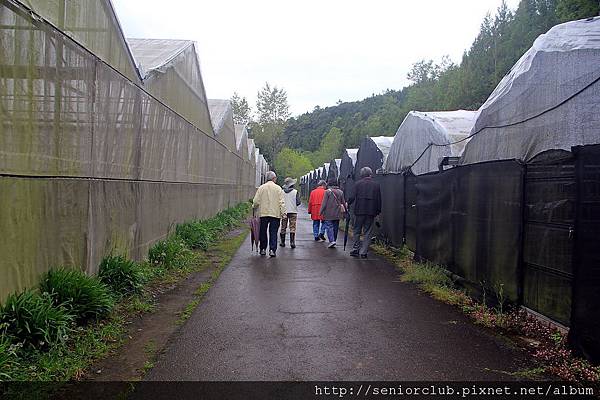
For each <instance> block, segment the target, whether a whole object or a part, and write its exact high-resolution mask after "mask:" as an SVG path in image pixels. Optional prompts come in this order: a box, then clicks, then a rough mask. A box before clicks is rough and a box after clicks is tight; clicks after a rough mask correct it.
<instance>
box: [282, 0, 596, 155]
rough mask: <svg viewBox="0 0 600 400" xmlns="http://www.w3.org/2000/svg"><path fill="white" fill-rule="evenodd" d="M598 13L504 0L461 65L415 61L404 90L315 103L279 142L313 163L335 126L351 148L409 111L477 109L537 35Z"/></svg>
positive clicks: (550, 0)
mask: <svg viewBox="0 0 600 400" xmlns="http://www.w3.org/2000/svg"><path fill="white" fill-rule="evenodd" d="M598 12H599V5H598V1H597V0H521V2H520V3H519V6H518V8H517V10H515V11H512V10H510V9H508V7H507V6H506V4H505V3H503V4H502V5H501V6H500V7H499V8H498V10H497V11H496V14H495V15H494V16H491V15H488V16H486V18H485V19H484V20H483V22H482V24H481V29H480V32H479V34H478V35H477V37H476V38H475V40H474V42H473V44H472V45H471V47H470V49H469V50H467V51H465V53H464V55H463V58H462V60H461V63H460V64H459V65H456V64H453V63H451V62H449V60H447V59H442V61H441V62H439V63H435V62H434V61H432V60H423V61H421V62H419V63H416V64H415V65H413V68H412V70H411V71H410V72H409V74H408V79H410V80H411V81H412V84H411V85H410V86H408V87H406V88H404V89H402V90H388V91H387V92H385V93H382V94H378V95H373V96H371V97H369V98H366V99H364V100H362V101H355V102H350V103H341V104H339V105H337V106H334V107H327V108H322V109H321V108H318V107H317V108H315V110H314V111H312V112H310V113H306V114H303V115H301V116H299V117H297V118H291V119H289V120H288V122H287V127H286V129H285V131H284V133H283V137H282V143H281V144H280V146H281V147H290V148H293V149H296V150H299V151H301V152H307V154H308V152H312V153H311V154H309V158H311V160H312V161H313V164H317V162H316V161H315V160H317V161H319V162H320V160H322V159H327V160H331V159H332V158H335V157H338V156H339V155H340V153H341V149H340V148H337V146H331V145H329V147H328V148H326V149H325V148H324V149H321V148H320V147H321V146H322V145H326V144H327V140H323V138H324V137H325V135H326V134H328V133H329V132H330V131H331V129H332V128H334V127H335V128H338V129H339V130H340V131H341V136H342V139H341V142H342V148H352V147H357V145H358V143H359V141H360V139H361V138H363V137H364V136H366V135H369V136H392V135H394V134H395V133H396V130H397V129H398V126H399V125H400V123H401V122H402V120H403V119H404V117H405V116H406V114H407V113H408V112H409V111H411V110H419V111H433V110H438V111H444V110H457V109H471V110H475V109H477V108H478V107H479V106H480V105H481V104H483V102H484V101H485V100H486V99H487V97H488V96H489V95H490V93H491V92H492V91H493V89H494V88H495V87H496V85H497V84H498V82H499V81H500V80H501V79H502V77H503V76H504V75H505V74H506V73H507V72H508V71H509V70H510V68H511V67H512V66H513V65H514V63H515V62H516V61H517V60H518V59H519V58H520V57H521V56H522V55H523V53H525V51H527V49H529V48H530V47H531V45H532V44H533V41H534V40H535V38H537V36H539V35H540V34H542V33H544V32H546V31H547V30H549V29H550V28H551V27H552V26H554V25H556V24H558V23H561V22H564V21H569V20H575V19H581V18H587V17H590V16H595V15H598ZM349 84H352V82H349ZM334 131H336V132H337V130H334ZM331 136H334V134H333V133H331ZM322 142H323V143H322ZM330 149H334V150H330ZM316 153H319V154H317V155H316ZM325 153H327V154H325ZM329 153H331V154H329Z"/></svg>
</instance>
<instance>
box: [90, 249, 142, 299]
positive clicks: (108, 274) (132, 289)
mask: <svg viewBox="0 0 600 400" xmlns="http://www.w3.org/2000/svg"><path fill="white" fill-rule="evenodd" d="M98 276H99V277H100V280H101V281H102V282H103V283H104V284H106V285H107V286H108V287H109V288H110V289H111V290H112V291H113V292H114V293H115V294H117V295H120V296H125V295H128V294H133V293H138V292H139V291H140V290H141V289H142V285H143V283H144V274H143V273H142V270H141V268H140V267H139V266H138V265H137V264H136V263H135V262H134V261H131V260H129V259H127V258H125V257H123V256H108V257H105V258H104V259H103V260H102V262H101V263H100V271H99V273H98Z"/></svg>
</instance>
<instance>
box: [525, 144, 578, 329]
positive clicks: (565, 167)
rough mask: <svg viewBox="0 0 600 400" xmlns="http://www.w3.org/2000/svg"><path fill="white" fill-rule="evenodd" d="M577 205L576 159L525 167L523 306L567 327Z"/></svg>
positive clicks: (549, 160) (550, 160)
mask: <svg viewBox="0 0 600 400" xmlns="http://www.w3.org/2000/svg"><path fill="white" fill-rule="evenodd" d="M567 154H569V155H570V153H567ZM536 159H537V158H536ZM576 201H577V190H576V177H575V166H574V161H573V158H572V157H568V158H563V159H559V160H553V159H552V158H551V157H549V158H547V159H546V160H542V162H536V163H530V164H528V165H527V175H526V184H525V214H524V240H523V304H524V305H525V306H527V307H529V308H531V309H533V310H535V311H537V312H539V313H541V314H543V315H546V316H548V317H550V318H552V319H553V320H555V321H559V322H561V323H563V324H564V325H567V326H568V325H569V321H570V315H571V297H572V279H573V246H574V242H573V231H574V228H575V206H576Z"/></svg>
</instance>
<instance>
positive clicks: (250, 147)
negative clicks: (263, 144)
mask: <svg viewBox="0 0 600 400" xmlns="http://www.w3.org/2000/svg"><path fill="white" fill-rule="evenodd" d="M255 150H256V145H255V144H254V139H248V158H249V159H250V162H251V163H252V164H255V165H256V156H255V154H254V153H255Z"/></svg>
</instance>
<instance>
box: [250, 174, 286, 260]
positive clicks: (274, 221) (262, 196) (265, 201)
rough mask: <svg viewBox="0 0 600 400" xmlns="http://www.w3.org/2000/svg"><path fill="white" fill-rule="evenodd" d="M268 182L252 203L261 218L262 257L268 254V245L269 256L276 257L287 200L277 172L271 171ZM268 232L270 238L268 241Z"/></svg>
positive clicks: (259, 189)
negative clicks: (278, 236)
mask: <svg viewBox="0 0 600 400" xmlns="http://www.w3.org/2000/svg"><path fill="white" fill-rule="evenodd" d="M266 179H267V182H266V183H264V184H262V185H261V186H260V187H259V188H258V190H257V191H256V194H255V195H254V200H253V201H252V205H253V207H254V208H255V209H256V208H258V216H259V217H260V231H259V243H260V244H259V248H260V255H261V256H264V255H266V254H267V252H266V250H267V245H268V247H269V256H271V257H275V256H276V252H277V231H278V230H279V223H280V221H281V218H282V217H283V215H284V214H285V212H286V211H285V200H284V196H283V189H281V187H280V186H279V185H277V184H276V183H275V182H276V181H277V175H275V172H273V171H269V172H267V174H266ZM267 230H268V231H269V235H268V236H269V237H268V240H267Z"/></svg>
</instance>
